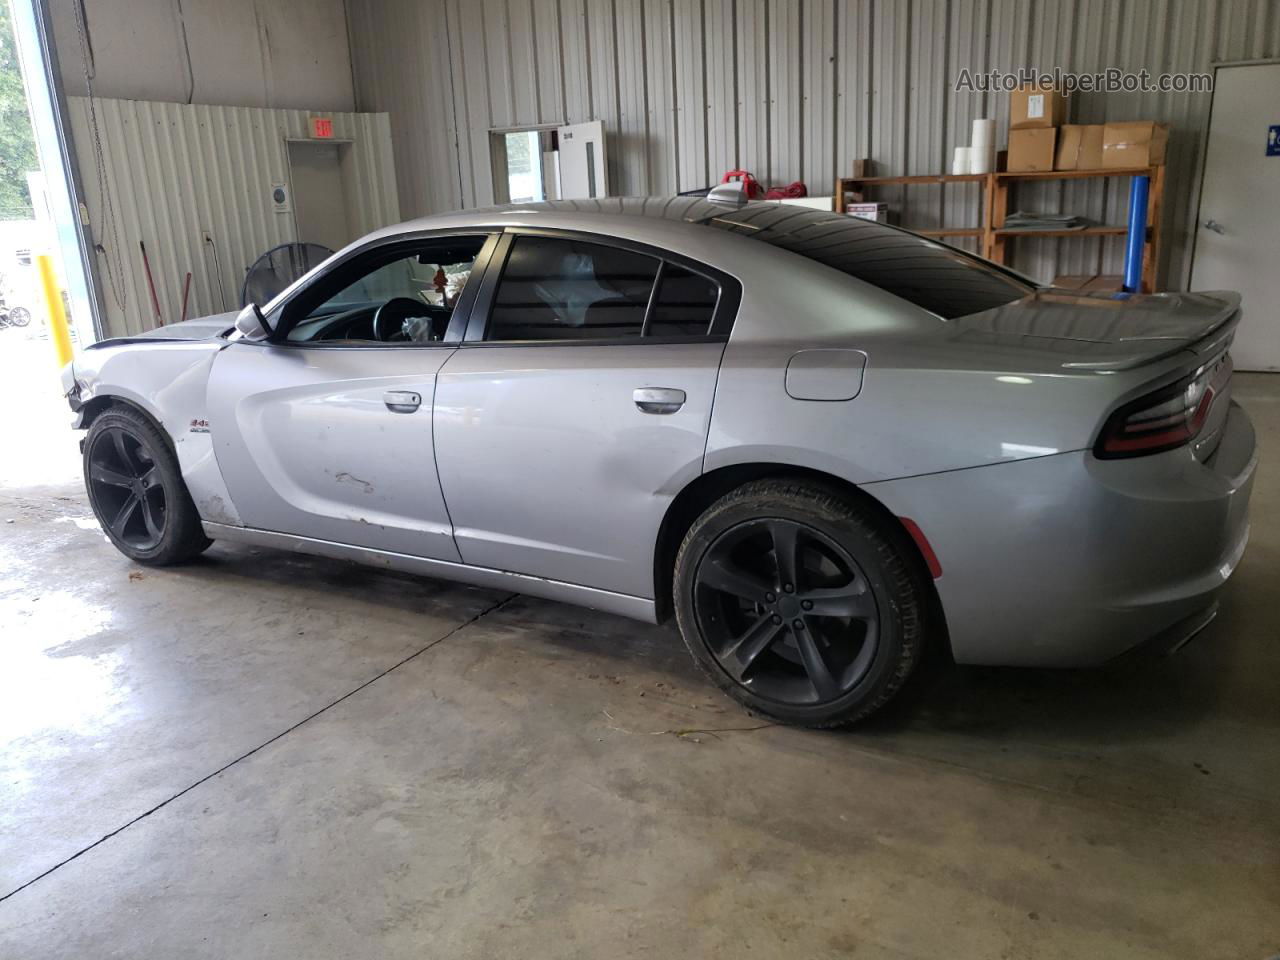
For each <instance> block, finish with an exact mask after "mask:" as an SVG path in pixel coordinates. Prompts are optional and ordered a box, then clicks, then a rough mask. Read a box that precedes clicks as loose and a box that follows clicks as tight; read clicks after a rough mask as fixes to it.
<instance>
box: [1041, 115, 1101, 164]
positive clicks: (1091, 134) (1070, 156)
mask: <svg viewBox="0 0 1280 960" xmlns="http://www.w3.org/2000/svg"><path fill="white" fill-rule="evenodd" d="M1102 133H1103V125H1102V124H1100V123H1086V124H1075V123H1068V124H1065V125H1064V126H1062V127H1060V128H1059V129H1058V152H1057V156H1056V158H1055V159H1054V162H1053V169H1055V170H1097V169H1099V168H1101V167H1102Z"/></svg>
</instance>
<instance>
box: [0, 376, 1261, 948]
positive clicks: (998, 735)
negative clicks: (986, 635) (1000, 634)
mask: <svg viewBox="0 0 1280 960" xmlns="http://www.w3.org/2000/svg"><path fill="white" fill-rule="evenodd" d="M1237 396H1238V398H1239V399H1240V400H1241V402H1242V403H1244V404H1245V405H1246V406H1247V407H1248V408H1249V409H1250V411H1251V412H1252V414H1253V416H1254V418H1255V422H1256V424H1257V425H1258V428H1259V434H1260V437H1261V442H1262V443H1263V461H1264V462H1263V470H1262V473H1261V474H1260V476H1259V482H1258V484H1257V488H1256V490H1255V494H1254V539H1253V542H1252V544H1251V546H1250V549H1249V552H1248V554H1247V555H1246V557H1245V560H1244V562H1243V564H1242V565H1241V567H1240V569H1239V571H1238V573H1237V575H1236V577H1235V578H1234V579H1233V581H1232V582H1231V584H1230V586H1229V589H1228V591H1227V593H1226V596H1225V598H1224V602H1223V610H1222V615H1221V617H1220V618H1219V619H1218V621H1217V622H1216V623H1215V624H1214V625H1213V626H1212V627H1211V628H1210V629H1209V630H1208V631H1207V632H1206V633H1205V634H1204V635H1202V636H1201V637H1200V638H1199V639H1198V640H1197V641H1196V642H1195V643H1193V644H1192V645H1191V646H1190V647H1188V648H1187V649H1185V650H1184V651H1183V652H1182V653H1180V654H1179V655H1177V656H1176V657H1174V658H1170V659H1166V660H1160V661H1156V662H1151V663H1143V664H1136V665H1135V664H1129V665H1127V666H1122V667H1113V668H1110V669H1106V670H1102V671H1097V672H1089V673H1048V672H1032V671H1012V670H1007V671H1006V670H977V669H965V670H935V671H932V672H931V673H929V674H928V675H926V676H925V677H924V678H922V680H921V682H919V683H917V684H916V685H915V687H914V689H911V690H910V691H909V692H908V695H907V696H906V697H905V698H904V699H903V700H902V701H901V702H899V703H897V704H896V705H894V706H893V707H892V708H891V709H890V710H888V711H887V712H886V713H885V714H883V715H882V716H880V717H879V718H877V719H876V720H875V721H874V722H872V723H871V724H869V725H866V726H863V727H861V728H859V729H858V730H856V731H854V732H846V733H834V734H818V733H808V732H801V731H797V730H791V729H785V728H779V727H770V726H762V725H761V724H760V722H759V721H756V720H753V719H752V718H750V717H748V716H746V715H744V714H743V713H741V712H739V710H738V709H737V708H736V707H735V706H734V705H733V704H731V703H730V702H728V701H726V700H725V699H723V698H722V697H720V696H719V695H718V694H717V693H715V692H714V691H713V690H712V689H711V688H709V687H708V686H707V685H706V684H705V683H703V682H702V681H701V680H700V679H699V678H698V677H697V676H696V674H695V673H694V672H693V670H692V667H691V665H690V663H689V661H688V658H687V656H686V654H685V653H684V652H683V649H682V647H681V645H680V642H679V640H678V638H677V637H676V636H675V634H674V633H673V632H672V631H671V630H669V629H659V628H649V627H645V626H642V625H637V624H635V623H631V622H628V621H625V620H620V619H616V618H613V617H608V616H604V615H600V614H594V613H591V612H587V611H582V610H578V609H575V608H572V607H567V606H559V605H556V604H552V603H545V602H542V601H537V600H531V599H527V598H523V597H518V596H509V595H506V594H500V593H493V592H487V591H482V590H476V589H470V588H464V587H457V586H451V585H448V584H445V583H441V582H435V581H431V580H424V579H414V578H410V577H402V576H398V575H395V574H387V573H381V572H375V571H369V570H364V569H361V568H357V567H353V566H349V565H345V564H341V563H334V562H328V561H322V560H311V559H307V558H299V557H295V556H291V555H287V554H282V553H275V552H271V551H257V550H252V549H247V548H238V547H231V546H222V545H216V546H215V547H214V548H213V549H212V550H211V551H210V552H209V553H208V555H207V557H206V558H205V559H204V560H203V561H202V562H200V563H197V564H195V565H193V566H190V567H185V568H180V569H172V570H163V571H160V570H150V569H145V568H141V567H136V566H133V565H131V564H130V563H128V562H127V561H126V560H125V559H124V558H123V557H122V556H120V555H119V554H118V553H116V552H115V550H113V549H112V548H111V547H110V546H109V545H108V544H107V543H106V542H105V540H104V538H103V537H102V535H101V533H100V532H98V530H97V529H96V525H95V524H94V523H93V522H92V520H91V518H90V513H89V509H88V506H87V504H86V502H85V499H84V496H83V493H82V490H81V489H80V487H79V485H78V483H76V482H74V481H73V480H72V479H71V478H70V477H68V476H66V475H65V474H66V472H67V471H69V470H74V460H75V458H74V451H73V449H72V448H71V444H72V443H73V439H72V438H71V436H70V435H69V434H63V433H61V432H57V431H55V430H53V429H52V428H50V430H47V431H46V430H44V429H43V428H41V429H38V430H37V429H36V428H34V427H31V426H30V423H31V422H35V423H37V425H38V424H40V423H43V421H42V420H41V419H40V416H43V415H39V416H37V414H36V413H31V414H28V415H25V416H23V417H21V418H20V419H22V420H23V422H24V423H26V424H28V426H25V427H23V428H22V429H24V430H28V431H29V432H30V434H31V440H32V442H35V438H37V437H38V438H40V442H43V443H46V444H52V446H53V447H55V448H56V449H55V450H51V451H50V453H49V459H48V462H49V463H51V464H53V465H54V466H52V467H50V468H49V470H48V471H47V472H46V473H45V474H42V475H30V476H27V475H23V474H22V473H20V472H19V471H17V470H9V468H8V466H6V473H5V478H4V480H3V481H0V745H2V750H0V957H3V958H6V960H7V958H23V960H28V958H37V957H67V958H70V957H76V958H79V957H89V956H92V957H95V958H105V957H131V958H133V957H160V958H173V957H184V958H189V957H237V958H244V957H307V958H310V960H319V958H326V957H372V956H379V957H477V958H492V957H507V956H522V957H556V958H561V957H584V958H586V957H590V958H597V957H618V956H648V955H653V956H672V955H677V956H708V957H711V956H725V957H735V958H739V957H743V956H758V957H780V956H794V957H805V958H810V957H835V956H848V955H856V956H859V957H918V958H929V960H936V958H938V957H948V958H969V957H973V958H994V957H1009V958H1030V957H1035V958H1055V957H1063V958H1066V957H1071V958H1078V957H1083V956H1105V957H1120V956H1126V957H1129V956H1132V957H1150V958H1156V957H1159V958H1162V960H1163V958H1170V957H1187V958H1196V960H1204V958H1215V957H1221V958H1233V960H1237V958H1259V960H1261V958H1263V957H1266V956H1268V955H1270V954H1274V953H1276V952H1278V951H1280V869H1278V868H1280V747H1278V746H1277V734H1278V733H1280V698H1278V697H1277V679H1278V678H1280V612H1278V608H1277V605H1276V600H1275V595H1276V586H1277V582H1278V580H1280V578H1278V576H1277V572H1278V571H1280V492H1278V491H1277V484H1276V481H1275V477H1276V476H1277V473H1278V472H1280V377H1270V378H1267V377H1261V376H1254V377H1245V376H1240V377H1238V378H1237ZM16 409H18V408H15V406H13V405H6V427H5V428H4V429H5V430H6V431H10V430H11V429H12V427H11V425H12V424H13V418H14V417H15V415H16V414H15V410H16ZM49 416H50V421H49V422H50V423H52V422H53V420H55V419H57V418H61V417H62V415H61V413H58V414H57V415H56V417H55V415H54V414H50V415H49ZM49 438H53V439H49ZM6 449H7V450H9V451H12V450H13V449H14V447H13V446H11V445H9V444H8V442H6ZM8 455H9V454H6V456H8ZM60 471H61V472H60ZM15 477H16V478H17V479H15Z"/></svg>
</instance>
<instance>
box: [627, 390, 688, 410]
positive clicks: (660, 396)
mask: <svg viewBox="0 0 1280 960" xmlns="http://www.w3.org/2000/svg"><path fill="white" fill-rule="evenodd" d="M631 399H632V400H634V401H635V402H636V406H637V407H639V408H640V410H641V412H642V413H675V412H676V411H677V410H679V409H680V408H681V407H683V406H684V391H683V390H676V389H675V388H674V387H637V388H636V390H635V392H634V393H632V394H631Z"/></svg>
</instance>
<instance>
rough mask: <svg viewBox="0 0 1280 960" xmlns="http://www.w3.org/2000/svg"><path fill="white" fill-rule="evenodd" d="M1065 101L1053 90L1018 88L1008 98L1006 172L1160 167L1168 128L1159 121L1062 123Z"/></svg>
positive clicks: (1065, 116)
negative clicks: (1007, 154)
mask: <svg viewBox="0 0 1280 960" xmlns="http://www.w3.org/2000/svg"><path fill="white" fill-rule="evenodd" d="M1066 119H1067V98H1066V97H1064V96H1063V95H1062V94H1061V93H1059V92H1058V91H1056V90H1045V89H1041V88H1039V87H1034V86H1031V87H1022V88H1020V89H1018V90H1015V91H1013V93H1012V94H1010V99H1009V158H1008V164H1007V166H1008V169H1009V170H1010V171H1012V172H1019V173H1025V172H1031V171H1037V170H1044V171H1048V170H1107V169H1111V170H1117V169H1125V168H1129V167H1148V166H1152V165H1154V164H1159V163H1164V155H1165V148H1166V146H1167V144H1168V142H1169V128H1168V127H1167V126H1165V125H1164V124H1163V123H1152V122H1151V121H1149V120H1140V121H1136V122H1133V123H1089V124H1073V123H1066V122H1065V121H1066Z"/></svg>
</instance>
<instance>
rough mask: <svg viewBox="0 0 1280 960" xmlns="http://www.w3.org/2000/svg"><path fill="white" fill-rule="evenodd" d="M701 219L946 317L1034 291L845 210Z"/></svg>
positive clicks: (755, 207)
mask: <svg viewBox="0 0 1280 960" xmlns="http://www.w3.org/2000/svg"><path fill="white" fill-rule="evenodd" d="M703 222H704V223H706V224H707V225H708V226H712V227H719V228H720V229H723V230H728V231H729V232H731V233H739V234H742V235H744V236H749V237H751V238H752V239H753V240H760V241H763V242H764V243H768V244H770V245H772V246H775V247H780V248H782V249H783V250H789V251H791V252H792V253H798V254H800V255H801V256H802V257H808V258H809V259H810V260H816V261H817V262H819V263H821V264H825V265H826V266H828V267H834V268H835V269H836V270H839V271H841V272H842V273H846V274H848V275H849V276H851V277H856V278H857V279H859V280H863V281H865V282H867V283H869V284H871V285H872V286H875V287H879V288H880V289H881V290H884V291H886V292H888V293H891V294H893V295H894V296H897V297H901V298H902V299H903V300H907V301H909V302H910V303H914V304H915V305H916V306H918V307H921V308H922V309H925V310H928V311H929V312H930V313H935V314H937V315H938V316H940V317H944V318H946V319H948V320H950V319H953V318H955V317H964V316H968V315H969V314H971V313H980V312H981V311H983V310H990V309H992V308H994V307H999V306H1003V305H1004V304H1006V303H1011V302H1012V301H1014V300H1020V299H1021V298H1023V297H1025V296H1027V295H1028V294H1030V293H1032V292H1034V290H1035V287H1034V286H1032V285H1031V284H1029V283H1027V282H1026V281H1024V280H1022V279H1020V278H1018V277H1017V276H1015V275H1014V274H1011V273H1009V272H1007V271H1004V270H1001V269H999V268H997V267H995V266H993V265H991V264H988V263H986V262H985V261H983V260H980V259H978V258H977V257H973V256H970V255H969V254H967V253H964V252H963V251H961V250H956V249H954V248H952V247H947V246H944V245H942V244H939V243H934V242H932V241H930V240H926V239H924V238H923V237H918V236H916V235H915V234H912V233H908V232H906V231H905V230H898V229H895V228H894V227H887V226H884V225H882V224H878V223H874V222H872V221H870V220H862V219H859V218H858V217H850V216H845V215H844V214H836V213H823V212H821V211H815V210H810V209H806V208H803V207H794V206H788V205H786V204H773V203H749V204H746V205H745V206H742V207H739V208H737V209H727V210H725V211H724V212H723V213H720V212H717V213H716V214H715V215H713V216H711V217H709V218H707V219H706V220H704V221H703Z"/></svg>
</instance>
